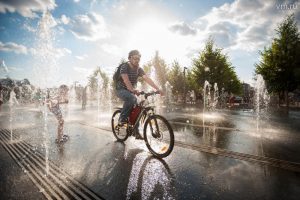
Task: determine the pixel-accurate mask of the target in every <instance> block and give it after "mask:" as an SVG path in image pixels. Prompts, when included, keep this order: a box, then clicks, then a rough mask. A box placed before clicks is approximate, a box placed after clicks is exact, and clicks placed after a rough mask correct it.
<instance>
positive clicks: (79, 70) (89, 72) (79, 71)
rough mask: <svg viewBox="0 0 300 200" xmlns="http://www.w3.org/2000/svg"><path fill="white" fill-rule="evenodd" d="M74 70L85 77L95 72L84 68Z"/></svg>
mask: <svg viewBox="0 0 300 200" xmlns="http://www.w3.org/2000/svg"><path fill="white" fill-rule="evenodd" d="M73 69H74V71H76V72H78V73H79V74H81V75H82V76H84V77H87V76H88V75H89V74H91V73H92V71H93V70H92V69H86V68H84V67H73Z"/></svg>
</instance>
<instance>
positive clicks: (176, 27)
mask: <svg viewBox="0 0 300 200" xmlns="http://www.w3.org/2000/svg"><path fill="white" fill-rule="evenodd" d="M169 30H170V31H172V32H176V33H179V34H181V35H196V33H197V30H196V29H194V28H192V27H191V26H189V25H188V24H186V23H185V22H179V23H176V24H173V25H171V26H170V27H169Z"/></svg>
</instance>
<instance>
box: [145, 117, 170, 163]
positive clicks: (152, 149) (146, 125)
mask: <svg viewBox="0 0 300 200" xmlns="http://www.w3.org/2000/svg"><path fill="white" fill-rule="evenodd" d="M153 119H154V120H161V121H162V122H163V123H164V124H165V125H166V127H167V129H168V134H169V137H170V138H169V141H168V144H169V146H168V149H167V151H166V152H165V153H159V152H157V151H156V150H154V148H153V147H152V146H151V144H150V142H149V138H148V136H147V128H148V126H150V123H151V120H153ZM155 123H156V125H157V122H155ZM151 134H152V135H153V133H151ZM144 140H145V143H146V146H147V148H148V149H149V151H150V152H151V153H152V154H153V155H154V156H156V157H159V158H165V157H167V156H168V155H170V153H171V152H172V151H173V148H174V132H173V129H172V127H171V125H170V123H169V122H168V120H166V119H165V118H164V117H163V116H161V115H151V116H149V117H148V119H147V120H146V122H145V125H144Z"/></svg>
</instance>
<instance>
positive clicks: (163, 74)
mask: <svg viewBox="0 0 300 200" xmlns="http://www.w3.org/2000/svg"><path fill="white" fill-rule="evenodd" d="M151 64H152V66H153V67H154V68H155V76H156V80H154V81H158V83H157V84H159V85H160V86H161V87H162V88H163V89H165V88H164V87H165V84H166V82H167V74H168V68H167V65H166V63H165V61H164V60H163V59H162V58H161V57H160V56H159V53H158V51H156V52H155V56H154V58H153V59H152V61H151Z"/></svg>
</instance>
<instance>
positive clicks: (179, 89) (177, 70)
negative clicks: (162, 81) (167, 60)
mask: <svg viewBox="0 0 300 200" xmlns="http://www.w3.org/2000/svg"><path fill="white" fill-rule="evenodd" d="M182 70H183V68H182V67H180V65H179V63H178V62H177V61H174V62H173V63H172V67H171V70H170V72H169V75H168V80H169V83H170V84H171V85H172V86H173V88H172V93H173V95H175V94H181V95H182V94H183V92H184V84H183V81H184V77H183V72H182Z"/></svg>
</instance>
